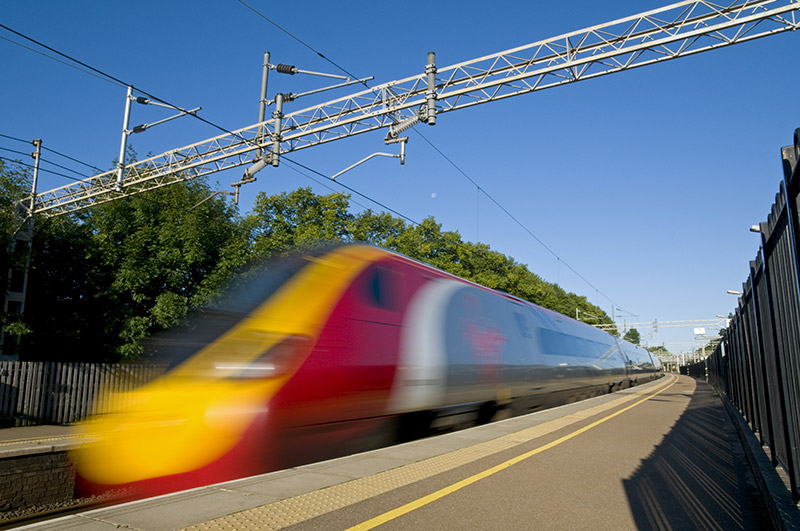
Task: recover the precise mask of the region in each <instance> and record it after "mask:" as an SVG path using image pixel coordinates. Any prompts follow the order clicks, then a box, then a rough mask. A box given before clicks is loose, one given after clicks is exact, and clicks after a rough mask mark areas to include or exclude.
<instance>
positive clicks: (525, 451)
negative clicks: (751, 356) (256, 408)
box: [24, 375, 772, 531]
mask: <svg viewBox="0 0 800 531" xmlns="http://www.w3.org/2000/svg"><path fill="white" fill-rule="evenodd" d="M378 526H380V528H381V529H398V530H399V529H411V528H416V529H465V528H471V529H497V528H505V529H564V528H570V529H589V528H591V529H615V530H618V529H721V530H722V529H770V528H771V527H772V525H771V523H770V520H769V517H768V514H767V512H766V510H765V506H764V503H763V500H762V498H761V497H760V495H759V491H758V489H757V487H756V483H755V481H754V479H753V476H752V473H751V471H750V469H749V467H748V465H747V460H746V459H745V456H744V450H743V448H742V446H741V444H740V442H739V439H738V437H737V434H736V431H735V429H734V425H733V423H732V421H731V418H730V416H729V415H728V413H727V411H726V410H725V408H724V406H723V404H722V402H721V400H720V398H719V397H718V396H717V395H716V394H715V393H714V391H713V390H712V389H711V388H710V387H709V386H708V385H706V384H705V383H702V382H697V381H695V380H694V379H692V378H689V377H687V376H678V375H667V376H665V377H664V378H661V379H660V380H657V381H654V382H650V383H648V384H645V385H640V386H637V387H634V388H631V389H626V390H623V391H621V392H617V393H614V394H611V395H605V396H601V397H597V398H594V399H590V400H586V401H583V402H578V403H574V404H569V405H566V406H561V407H559V408H554V409H550V410H545V411H541V412H537V413H533V414H530V415H526V416H521V417H515V418H512V419H508V420H504V421H500V422H495V423H492V424H488V425H485V426H480V427H476V428H471V429H468V430H463V431H459V432H455V433H450V434H446V435H442V436H438V437H432V438H428V439H422V440H418V441H414V442H410V443H406V444H402V445H398V446H393V447H389V448H383V449H380V450H375V451H371V452H366V453H363V454H357V455H353V456H349V457H344V458H339V459H335V460H331V461H325V462H321V463H315V464H310V465H305V466H301V467H297V468H293V469H289V470H283V471H279V472H273V473H270V474H264V475H261V476H255V477H251V478H245V479H240V480H235V481H231V482H227V483H221V484H218V485H213V486H208V487H201V488H197V489H192V490H189V491H184V492H180V493H174V494H168V495H164V496H159V497H156V498H150V499H146V500H138V501H135V502H130V503H126V504H122V505H118V506H114V507H108V508H103V509H96V510H92V511H88V512H85V513H82V514H79V515H71V516H66V517H63V518H60V519H58V520H52V521H49V522H44V523H40V524H34V525H31V526H27V527H26V528H24V529H69V530H98V531H99V530H106V529H109V530H110V529H118V528H131V529H141V530H166V529H193V530H216V529H282V528H287V527H291V528H292V529H297V530H304V529H326V530H328V529H359V530H366V529H373V528H375V527H378Z"/></svg>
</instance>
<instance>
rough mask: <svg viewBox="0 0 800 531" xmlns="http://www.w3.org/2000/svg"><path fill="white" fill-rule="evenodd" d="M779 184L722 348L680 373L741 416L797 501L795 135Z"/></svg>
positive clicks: (799, 296) (799, 346) (799, 191)
mask: <svg viewBox="0 0 800 531" xmlns="http://www.w3.org/2000/svg"><path fill="white" fill-rule="evenodd" d="M781 151H782V157H783V167H784V178H783V180H782V181H781V184H780V191H779V192H778V194H777V195H776V198H775V204H774V205H773V206H772V210H771V211H770V213H769V216H768V217H767V221H765V222H763V223H760V224H759V226H758V230H759V232H760V233H761V248H760V249H759V251H758V255H757V256H756V259H755V260H753V261H751V262H750V275H749V277H748V278H747V281H746V282H745V283H744V284H743V289H742V292H741V297H740V298H739V304H738V307H737V308H736V311H735V313H734V315H733V318H732V319H731V321H730V325H729V326H728V328H727V330H726V333H725V337H724V339H723V341H722V343H721V344H720V346H719V347H717V349H716V350H715V351H714V353H713V354H712V355H711V356H710V357H708V358H707V359H706V360H704V361H702V362H700V363H696V364H693V365H690V366H687V367H685V369H684V371H682V372H684V373H685V374H689V375H690V376H694V377H696V378H701V377H703V376H705V375H706V371H707V378H708V382H709V383H710V384H711V385H713V386H715V387H716V388H717V389H719V390H720V391H722V392H724V393H725V394H726V395H727V396H728V398H729V399H730V400H731V402H732V403H733V404H734V405H735V406H736V407H737V408H738V409H739V411H740V412H741V413H742V415H743V416H744V418H745V419H746V420H747V421H748V423H749V424H750V427H751V428H752V429H753V431H754V432H755V433H756V435H757V436H758V438H759V440H760V441H761V444H762V445H764V446H767V447H768V448H769V450H770V452H769V453H770V455H771V458H772V464H773V466H775V467H778V466H781V467H783V468H784V469H785V471H786V473H787V475H788V477H789V482H790V489H791V492H792V497H793V498H794V500H795V501H798V500H800V490H799V489H798V483H800V282H798V278H800V262H798V253H800V225H798V208H797V203H798V199H800V171H798V169H797V166H798V164H797V161H798V160H800V129H797V130H795V135H794V145H793V146H788V147H784V148H782V150H781Z"/></svg>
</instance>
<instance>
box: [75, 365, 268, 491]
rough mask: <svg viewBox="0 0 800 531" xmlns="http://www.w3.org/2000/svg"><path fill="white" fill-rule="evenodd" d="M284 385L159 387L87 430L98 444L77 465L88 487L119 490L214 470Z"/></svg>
mask: <svg viewBox="0 0 800 531" xmlns="http://www.w3.org/2000/svg"><path fill="white" fill-rule="evenodd" d="M280 384H281V382H280V380H277V379H275V380H255V381H242V380H238V381H232V380H216V381H214V380H211V381H209V380H187V381H180V380H178V381H175V379H168V380H167V381H157V382H155V383H153V384H151V385H148V386H146V387H144V388H142V389H141V390H139V391H136V392H134V393H132V395H131V397H130V406H129V407H127V408H126V409H125V410H124V411H123V412H119V413H115V414H111V415H108V416H106V417H103V418H101V419H99V420H96V421H92V422H87V423H85V424H84V425H82V426H81V428H80V429H81V431H83V432H84V433H86V434H88V435H90V436H92V438H93V439H94V440H95V442H94V443H93V444H91V445H88V446H86V447H84V448H82V449H80V450H78V451H76V453H75V455H74V458H75V459H74V462H75V463H76V466H77V468H78V471H79V472H80V474H81V476H83V477H84V478H85V479H87V480H89V481H92V482H94V483H98V484H106V485H115V484H122V483H129V482H132V481H140V480H144V479H150V478H157V477H163V476H168V475H173V474H179V473H182V472H188V471H191V470H196V469H198V468H201V467H203V466H205V465H208V464H210V463H213V462H214V461H216V460H217V459H219V458H220V457H222V456H223V455H224V454H225V453H226V452H228V451H229V450H230V449H231V448H232V447H233V446H234V445H236V444H237V443H238V442H239V441H240V440H241V437H242V434H243V433H244V431H245V430H246V429H247V427H248V426H250V424H251V423H252V422H253V420H254V419H255V418H256V417H257V416H258V415H259V414H261V413H263V412H264V411H265V408H266V407H267V402H268V399H269V397H270V396H271V395H272V394H274V391H275V390H276V388H277V387H279V386H280Z"/></svg>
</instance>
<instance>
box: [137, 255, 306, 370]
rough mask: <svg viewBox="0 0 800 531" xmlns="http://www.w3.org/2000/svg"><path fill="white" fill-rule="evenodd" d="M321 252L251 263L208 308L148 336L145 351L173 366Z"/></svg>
mask: <svg viewBox="0 0 800 531" xmlns="http://www.w3.org/2000/svg"><path fill="white" fill-rule="evenodd" d="M321 253H322V251H320V252H318V253H304V254H302V255H301V254H294V255H290V256H289V257H286V258H282V259H280V260H277V261H269V262H261V263H257V264H254V265H251V266H250V267H248V268H247V269H246V270H244V271H242V272H240V273H238V274H236V275H235V276H234V278H233V279H232V280H231V281H229V283H228V286H227V288H226V289H225V290H224V292H223V293H224V294H223V295H222V296H221V297H220V298H219V299H217V300H216V301H214V302H213V303H212V304H210V305H209V306H208V308H206V309H203V310H200V311H197V312H195V313H194V314H191V315H190V316H189V317H188V318H187V322H186V324H185V325H183V326H177V327H175V328H173V329H171V330H167V331H165V332H163V333H161V334H157V335H155V336H153V337H152V338H151V339H149V340H147V342H146V343H145V345H144V347H145V353H146V354H147V355H148V357H150V358H151V359H152V360H154V361H155V362H156V363H159V364H163V365H166V366H167V367H168V370H171V369H172V368H174V367H176V366H177V365H179V364H181V363H182V362H184V361H186V360H187V359H189V358H190V357H191V356H192V355H194V354H195V353H196V352H198V351H199V350H200V349H202V348H203V347H205V346H206V345H208V344H210V343H212V342H213V341H214V340H216V339H217V338H219V337H220V336H222V335H223V334H224V333H226V332H227V331H228V330H230V329H231V328H232V327H234V326H235V325H236V324H237V323H238V322H239V321H240V320H241V319H242V318H243V317H245V316H246V315H248V314H249V313H250V312H252V311H253V310H255V309H256V308H257V307H258V306H259V305H260V304H262V303H263V302H264V301H266V300H267V299H269V298H270V297H271V296H272V295H273V294H274V293H275V292H276V291H277V290H278V289H279V288H280V287H281V286H283V285H284V284H285V283H286V282H287V281H288V280H289V279H290V278H291V277H293V276H294V275H295V274H296V273H297V272H298V271H300V270H301V269H302V268H303V267H305V266H306V265H307V264H308V263H309V261H310V260H313V259H314V257H315V255H318V254H321Z"/></svg>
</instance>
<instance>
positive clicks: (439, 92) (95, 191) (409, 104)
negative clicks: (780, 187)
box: [22, 0, 800, 217]
mask: <svg viewBox="0 0 800 531" xmlns="http://www.w3.org/2000/svg"><path fill="white" fill-rule="evenodd" d="M798 10H800V0H744V1H742V0H734V1H732V2H731V3H730V4H727V5H720V4H716V3H712V2H708V1H685V2H679V3H676V4H672V5H669V6H666V7H663V8H660V9H656V10H652V11H648V12H646V13H641V14H639V15H634V16H631V17H628V18H623V19H619V20H616V21H613V22H609V23H606V24H601V25H598V26H594V27H591V28H587V29H584V30H580V31H576V32H573V33H568V34H564V35H560V36H558V37H554V38H551V39H547V40H543V41H539V42H535V43H532V44H528V45H526V46H521V47H518V48H514V49H511V50H507V51H505V52H500V53H496V54H493V55H487V56H485V57H480V58H478V59H473V60H470V61H467V62H463V63H460V64H456V65H453V66H448V67H445V68H438V69H437V68H436V66H435V63H434V61H433V54H429V64H428V66H427V68H426V71H425V72H424V73H422V74H420V75H417V76H413V77H408V78H406V79H401V80H398V81H392V82H389V83H385V84H382V85H379V86H376V87H374V88H370V89H367V90H364V91H361V92H358V93H356V94H352V95H350V96H346V97H343V98H340V99H336V100H332V101H329V102H327V103H323V104H321V105H317V106H314V107H308V108H306V109H302V110H299V111H296V112H292V113H289V114H286V115H283V114H281V113H277V116H276V118H275V119H274V120H268V121H265V122H262V123H258V124H254V125H251V126H249V127H245V128H243V129H239V130H238V131H232V132H230V133H226V134H223V135H221V136H217V137H215V138H211V139H208V140H204V141H202V142H198V143H196V144H193V145H190V146H186V147H183V148H179V149H173V150H170V151H167V152H165V153H162V154H161V155H157V156H155V157H151V158H148V159H145V160H141V161H139V162H136V163H134V164H131V165H128V166H126V167H125V175H124V179H123V181H122V183H121V184H122V187H121V188H120V187H119V186H118V183H117V179H116V173H115V171H109V172H106V173H101V174H98V175H95V176H93V177H90V178H88V179H85V180H83V181H79V182H76V183H72V184H69V185H67V186H63V187H60V188H56V189H53V190H49V191H47V192H43V193H40V194H38V195H37V196H35V197H33V198H31V197H28V198H27V199H26V200H23V201H22V203H23V204H25V205H26V206H27V208H28V211H29V214H41V215H44V216H48V217H51V216H57V215H60V214H65V213H69V212H73V211H76V210H80V209H83V208H87V207H90V206H92V205H96V204H99V203H104V202H107V201H111V200H114V199H117V198H120V197H125V196H127V195H132V194H135V193H140V192H144V191H147V190H152V189H155V188H159V187H162V186H166V185H169V184H173V183H176V182H181V181H186V180H189V179H193V178H196V177H200V176H203V175H208V174H211V173H214V172H217V171H221V170H226V169H229V168H234V167H237V166H242V165H245V164H251V163H253V162H255V161H256V160H257V159H256V158H255V157H256V155H255V152H256V150H259V151H260V150H262V149H263V150H264V152H265V153H267V154H268V155H269V156H271V157H272V159H271V160H270V162H271V163H272V164H273V165H277V162H278V158H279V156H280V155H281V154H285V153H291V152H293V151H297V150H300V149H304V148H308V147H312V146H315V145H317V144H323V143H327V142H332V141H334V140H339V139H342V138H346V137H349V136H352V135H356V134H360V133H365V132H368V131H374V130H376V129H381V128H389V131H390V132H389V137H392V136H396V133H397V129H398V128H403V127H406V126H410V125H411V124H413V123H416V122H417V121H422V122H426V123H429V124H433V123H434V121H435V119H436V115H438V114H441V113H446V112H449V111H455V110H457V109H463V108H466V107H471V106H473V105H478V104H481V103H488V102H490V101H496V100H501V99H505V98H509V97H511V96H517V95H520V94H527V93H529V92H534V91H537V90H542V89H546V88H550V87H556V86H559V85H563V84H567V83H573V82H576V81H581V80H584V79H591V78H594V77H598V76H602V75H606V74H612V73H615V72H620V71H623V70H628V69H631V68H636V67H640V66H645V65H649V64H653V63H658V62H661V61H667V60H670V59H675V58H678V57H684V56H687V55H693V54H696V53H701V52H705V51H708V50H712V49H715V48H719V47H723V46H728V45H731V44H736V43H740V42H745V41H748V40H752V39H756V38H759V37H765V36H768V35H773V34H776V33H781V32H783V31H788V30H794V29H797V28H798V19H797V11H798ZM31 207H32V208H31Z"/></svg>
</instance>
